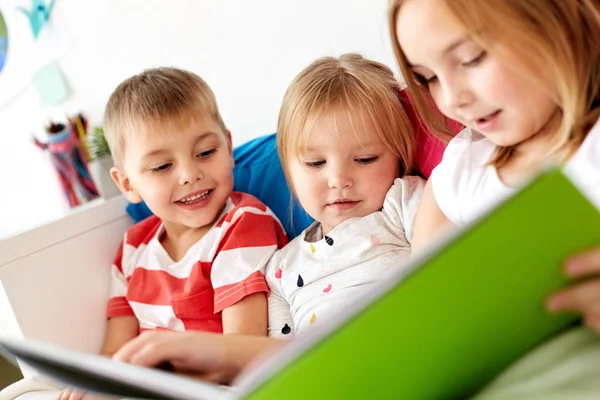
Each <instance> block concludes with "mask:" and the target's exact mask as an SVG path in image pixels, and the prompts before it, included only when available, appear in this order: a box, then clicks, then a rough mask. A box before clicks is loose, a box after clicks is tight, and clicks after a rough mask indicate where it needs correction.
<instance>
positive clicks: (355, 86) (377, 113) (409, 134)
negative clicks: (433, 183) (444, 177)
mask: <svg viewBox="0 0 600 400" xmlns="http://www.w3.org/2000/svg"><path fill="white" fill-rule="evenodd" d="M400 89H401V88H400V84H399V82H398V81H397V80H396V78H395V77H394V74H393V72H392V71H391V70H390V69H389V68H388V67H386V66H385V65H383V64H381V63H378V62H376V61H372V60H367V59H365V58H363V57H362V56H360V55H358V54H344V55H342V56H341V57H340V58H334V57H324V58H320V59H318V60H316V61H314V62H313V63H312V64H310V65H309V66H308V67H306V68H305V69H304V70H303V71H302V72H300V74H299V75H298V76H296V78H295V79H294V80H293V82H292V84H291V85H290V87H289V88H288V90H287V92H286V94H285V97H284V99H283V105H282V107H281V110H280V112H279V121H278V129H277V149H278V151H279V158H280V159H281V165H282V167H283V171H284V173H285V176H286V179H287V180H288V183H289V184H290V187H291V188H292V192H295V191H294V188H293V184H292V181H291V180H290V175H289V160H290V159H291V157H292V156H295V155H297V154H298V152H300V151H301V150H302V149H303V148H304V147H306V145H307V144H308V137H309V136H310V133H311V130H312V127H313V125H314V123H315V121H316V120H317V119H318V118H319V117H321V116H323V115H326V114H327V113H328V112H335V111H338V112H339V111H340V110H341V112H344V113H346V114H347V115H348V117H356V116H358V117H359V118H360V119H361V120H362V127H355V128H356V129H355V134H357V137H358V138H359V139H360V135H358V131H359V130H360V129H364V127H365V126H366V122H367V121H370V122H371V123H372V125H373V126H374V127H375V131H376V133H377V135H378V137H379V138H380V139H381V141H382V142H383V143H384V144H385V146H386V147H387V148H389V149H391V150H392V151H393V152H394V153H395V154H396V155H397V156H398V157H399V158H400V176H403V175H405V174H407V173H409V172H411V171H412V168H413V160H414V142H415V139H414V135H413V130H412V126H411V123H410V121H409V119H408V116H407V115H406V112H405V111H404V106H403V105H402V103H401V100H400V97H399V96H400ZM349 120H350V121H353V119H352V118H349ZM354 121H356V120H355V119H354Z"/></svg>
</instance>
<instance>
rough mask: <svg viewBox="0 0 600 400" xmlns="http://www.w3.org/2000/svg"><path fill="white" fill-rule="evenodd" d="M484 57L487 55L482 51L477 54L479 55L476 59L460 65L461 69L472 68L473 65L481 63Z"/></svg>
mask: <svg viewBox="0 0 600 400" xmlns="http://www.w3.org/2000/svg"><path fill="white" fill-rule="evenodd" d="M486 55H487V52H486V51H485V50H483V51H482V52H481V53H479V55H478V56H477V57H475V58H473V59H472V60H470V61H467V62H464V63H463V64H462V65H463V67H474V66H475V65H477V64H479V63H480V62H481V61H483V59H484V58H485V56H486Z"/></svg>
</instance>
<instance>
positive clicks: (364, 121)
mask: <svg viewBox="0 0 600 400" xmlns="http://www.w3.org/2000/svg"><path fill="white" fill-rule="evenodd" d="M303 142H304V143H302V142H301V143H300V150H315V151H319V150H326V149H327V150H329V149H334V150H335V149H349V148H351V149H354V148H358V147H365V146H370V145H377V144H381V143H382V141H381V139H380V137H379V135H378V134H377V130H376V127H375V125H374V123H373V121H372V119H371V117H370V116H369V115H368V114H367V113H365V112H362V111H361V110H354V111H352V110H347V109H343V108H339V109H336V110H334V111H332V112H328V113H324V114H323V115H321V116H320V117H319V118H317V119H316V120H315V121H314V124H313V125H312V127H310V129H308V130H307V133H306V134H305V140H304V141H303Z"/></svg>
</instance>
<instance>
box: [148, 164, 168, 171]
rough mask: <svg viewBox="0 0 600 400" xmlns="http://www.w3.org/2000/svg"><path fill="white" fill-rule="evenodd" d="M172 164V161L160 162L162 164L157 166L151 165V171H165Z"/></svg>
mask: <svg viewBox="0 0 600 400" xmlns="http://www.w3.org/2000/svg"><path fill="white" fill-rule="evenodd" d="M172 165H173V164H171V163H166V164H160V165H157V166H155V167H151V168H150V171H152V172H164V171H166V170H168V169H169V168H171V166H172Z"/></svg>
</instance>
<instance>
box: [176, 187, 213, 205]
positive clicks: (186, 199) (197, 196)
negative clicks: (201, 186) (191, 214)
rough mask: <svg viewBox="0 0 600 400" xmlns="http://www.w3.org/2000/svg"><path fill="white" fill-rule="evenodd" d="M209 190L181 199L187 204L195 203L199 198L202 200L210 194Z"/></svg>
mask: <svg viewBox="0 0 600 400" xmlns="http://www.w3.org/2000/svg"><path fill="white" fill-rule="evenodd" d="M208 192H209V191H208V190H207V191H206V192H204V193H202V194H196V195H193V196H190V197H186V198H185V199H181V200H179V201H180V202H182V203H185V204H189V203H193V202H195V201H197V200H201V199H203V198H205V197H206V196H208Z"/></svg>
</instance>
